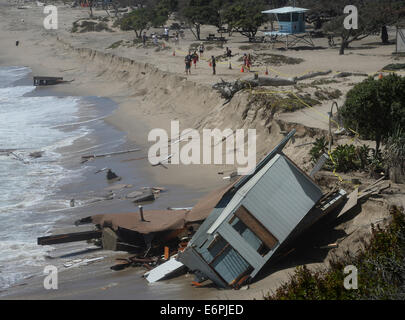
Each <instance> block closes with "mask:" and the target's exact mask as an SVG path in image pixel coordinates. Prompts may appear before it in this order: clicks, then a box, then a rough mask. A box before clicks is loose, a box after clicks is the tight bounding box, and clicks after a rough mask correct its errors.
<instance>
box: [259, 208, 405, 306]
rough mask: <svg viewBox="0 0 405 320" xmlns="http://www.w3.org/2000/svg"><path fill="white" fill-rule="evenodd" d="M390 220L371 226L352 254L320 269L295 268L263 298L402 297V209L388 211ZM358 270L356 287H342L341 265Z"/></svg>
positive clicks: (404, 245)
mask: <svg viewBox="0 0 405 320" xmlns="http://www.w3.org/2000/svg"><path fill="white" fill-rule="evenodd" d="M390 213H391V215H392V221H391V222H390V223H389V225H388V226H387V227H386V228H385V229H381V228H380V227H374V226H373V225H372V235H371V239H370V241H369V242H366V241H364V240H363V241H362V242H363V246H364V249H362V250H359V252H358V253H357V254H356V255H354V254H352V253H350V252H346V253H345V254H344V256H343V257H340V258H337V257H335V258H334V259H332V260H331V261H330V262H329V264H330V267H329V268H328V269H326V270H323V271H310V270H309V269H308V268H307V267H306V266H301V267H297V268H296V270H295V274H294V275H293V276H292V277H291V279H290V280H289V281H288V282H286V283H284V284H283V285H282V286H281V287H279V288H278V289H277V290H276V292H275V293H269V294H268V295H267V296H265V297H264V298H265V299H266V300H304V299H305V300H309V299H310V300H326V299H327V300H365V299H373V300H376V299H401V300H403V299H405V264H404V260H405V215H404V212H403V210H402V212H401V210H399V209H398V208H393V209H391V211H390ZM348 265H353V266H355V267H356V268H357V270H358V289H357V290H346V289H345V288H344V285H343V282H344V277H345V276H346V275H345V274H344V272H343V270H344V268H345V266H348Z"/></svg>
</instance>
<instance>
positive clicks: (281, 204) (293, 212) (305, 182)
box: [241, 156, 322, 242]
mask: <svg viewBox="0 0 405 320" xmlns="http://www.w3.org/2000/svg"><path fill="white" fill-rule="evenodd" d="M247 184H248V187H250V189H249V191H248V194H247V195H246V196H245V197H244V199H243V201H242V202H241V205H243V206H245V208H246V209H247V210H249V211H250V212H252V214H254V216H255V217H256V219H257V220H259V221H260V222H261V223H262V224H263V225H264V226H266V227H267V228H268V230H269V231H270V232H271V233H272V234H273V235H274V236H275V237H276V238H277V239H278V240H279V241H280V242H283V241H284V240H285V239H286V238H287V237H288V235H289V234H290V233H291V231H292V230H293V229H294V228H295V227H296V226H297V225H298V223H299V222H300V221H301V220H302V219H303V218H304V217H305V215H306V214H307V213H308V211H310V210H311V208H312V207H313V206H314V205H315V203H316V202H317V201H318V200H319V199H320V198H321V197H322V190H321V189H320V188H319V187H318V186H317V185H316V184H315V183H314V182H313V181H312V180H311V179H309V178H308V177H307V176H306V175H304V174H302V173H301V172H300V170H299V169H298V168H297V167H296V166H295V165H293V164H292V163H291V162H290V161H289V160H288V159H287V158H285V157H283V156H279V157H277V159H276V161H275V162H274V164H272V165H271V167H270V168H269V169H268V171H267V172H266V173H264V174H263V175H262V176H261V177H260V178H259V179H258V181H257V182H256V183H254V184H253V182H252V185H251V183H250V181H249V182H248V183H247Z"/></svg>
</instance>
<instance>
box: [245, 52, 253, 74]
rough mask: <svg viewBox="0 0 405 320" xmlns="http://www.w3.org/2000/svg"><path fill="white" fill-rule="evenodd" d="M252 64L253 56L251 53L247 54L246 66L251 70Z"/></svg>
mask: <svg viewBox="0 0 405 320" xmlns="http://www.w3.org/2000/svg"><path fill="white" fill-rule="evenodd" d="M251 65H252V57H251V55H250V53H249V54H248V55H247V57H246V68H247V69H248V70H249V72H250V66H251Z"/></svg>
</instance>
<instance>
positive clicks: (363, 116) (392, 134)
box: [309, 74, 405, 182]
mask: <svg viewBox="0 0 405 320" xmlns="http://www.w3.org/2000/svg"><path fill="white" fill-rule="evenodd" d="M316 96H317V97H318V99H319V98H320V97H319V95H316ZM338 117H340V118H341V119H342V120H343V123H344V127H345V128H346V129H347V130H348V131H350V132H351V133H352V134H358V135H360V137H361V138H363V139H373V140H374V141H375V143H376V147H375V149H372V148H370V147H368V146H366V145H362V146H355V145H353V144H344V145H338V146H336V147H333V148H332V150H331V151H330V154H329V158H330V159H328V161H327V162H326V164H325V168H326V169H327V170H336V171H338V172H350V171H356V170H360V171H365V172H369V173H370V174H374V173H379V172H382V171H385V172H387V173H389V175H390V177H391V178H393V180H394V181H397V182H400V181H404V177H405V133H404V131H403V129H402V128H404V126H405V78H403V77H400V76H397V75H395V74H391V75H389V76H386V77H384V78H382V79H378V80H374V79H373V78H371V77H370V78H368V79H366V80H364V81H363V82H361V83H359V84H356V85H355V86H354V87H353V88H352V89H351V90H350V91H349V92H348V93H347V96H346V101H345V103H344V105H343V107H342V108H341V109H339V112H338ZM381 144H383V145H384V150H383V152H382V151H381V150H380V149H381V148H380V145H381ZM326 152H327V140H326V138H325V137H321V138H317V139H316V140H315V142H314V143H313V146H312V148H311V149H310V151H309V154H310V156H311V161H312V162H313V163H316V162H317V161H318V159H319V157H320V156H321V155H322V154H324V153H326Z"/></svg>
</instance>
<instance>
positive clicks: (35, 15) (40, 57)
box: [0, 0, 405, 300]
mask: <svg viewBox="0 0 405 320" xmlns="http://www.w3.org/2000/svg"><path fill="white" fill-rule="evenodd" d="M29 6H30V8H27V9H17V5H16V3H15V2H12V1H7V0H0V44H1V46H0V66H26V67H29V68H30V69H32V75H47V76H61V77H63V78H64V80H72V81H71V82H69V83H64V84H60V85H57V86H54V87H52V88H51V89H49V90H50V91H51V92H53V93H54V94H55V95H63V96H69V95H71V96H82V97H99V98H100V99H102V98H106V99H108V101H109V102H111V103H110V104H108V103H107V102H106V105H104V106H103V108H105V110H104V111H106V113H108V114H110V115H109V116H108V117H106V119H105V126H104V127H103V128H102V129H100V130H98V131H96V133H95V136H94V137H92V138H91V139H90V140H89V141H86V140H83V141H76V142H75V144H74V145H72V146H70V147H67V148H65V149H63V150H62V151H61V152H62V153H63V154H65V155H67V158H66V166H74V167H79V166H80V155H82V154H81V153H80V152H81V151H82V150H87V149H88V148H91V147H92V144H93V143H96V144H99V145H100V146H101V145H102V143H103V142H106V141H118V140H119V139H121V138H122V141H121V140H119V141H121V142H120V143H119V144H117V145H115V146H114V147H115V148H117V147H119V148H121V149H124V150H125V149H126V150H128V149H131V148H135V147H136V148H140V149H141V150H140V151H139V152H136V153H132V154H125V155H120V156H117V157H112V158H108V159H100V160H96V161H94V162H93V163H91V164H90V165H91V166H93V167H95V168H98V169H101V168H104V167H111V168H114V170H117V172H119V173H120V176H122V177H123V180H122V181H121V182H119V183H122V184H131V185H133V186H134V188H137V187H142V186H161V187H165V188H167V190H168V191H167V192H165V193H162V194H161V196H160V198H159V199H158V200H157V201H155V202H154V203H153V204H151V205H149V206H148V209H164V208H166V207H169V206H174V207H186V206H193V205H194V204H195V203H196V201H197V200H198V199H199V198H200V197H201V196H203V195H204V194H206V193H207V192H209V191H211V190H213V189H215V188H218V187H221V186H224V185H226V183H227V180H224V179H223V176H224V175H222V174H218V172H224V173H225V175H226V173H227V172H228V173H230V172H231V171H232V170H234V169H235V166H231V165H189V166H186V165H168V167H167V168H165V167H163V166H156V167H152V166H151V165H150V164H149V162H148V160H147V159H143V160H134V159H135V158H142V157H143V158H146V156H147V152H148V148H149V146H150V145H151V142H149V141H148V133H149V132H150V130H152V129H154V128H162V129H165V130H167V131H170V123H171V121H172V120H178V121H180V128H181V130H184V129H186V128H193V129H196V130H198V131H201V130H202V129H204V128H220V129H221V130H223V129H225V128H231V129H233V130H235V129H239V128H244V129H247V128H251V129H256V132H257V135H258V140H257V159H258V160H259V159H260V158H261V157H263V156H264V155H265V154H266V153H267V152H269V151H270V150H271V149H272V148H273V147H274V146H275V145H276V144H277V143H278V142H279V140H280V139H281V138H282V137H283V132H284V131H289V130H290V129H292V128H295V129H296V130H297V134H296V138H295V141H294V143H291V144H289V145H287V146H286V148H285V149H284V152H285V153H286V154H287V155H288V156H289V157H290V158H291V159H292V160H294V161H295V162H296V163H297V164H298V165H300V166H301V167H302V169H303V170H305V171H307V172H308V171H310V169H311V164H310V161H309V159H310V158H309V155H308V150H309V146H306V147H300V148H296V146H297V145H303V144H308V143H310V142H312V141H313V140H314V137H317V136H319V135H322V134H325V133H327V130H328V117H327V113H328V112H329V110H330V104H331V103H330V101H323V102H321V103H320V104H318V105H316V106H315V107H313V108H305V109H300V110H298V111H295V112H285V113H280V114H276V115H273V114H271V115H269V114H267V113H266V112H267V111H266V110H263V108H262V109H254V108H252V110H253V111H251V110H249V112H247V110H246V105H247V104H248V101H249V99H250V97H249V92H239V93H237V94H236V95H235V97H234V98H233V99H232V100H231V101H230V102H229V103H227V104H225V100H224V99H222V98H221V97H220V95H219V93H218V92H217V91H215V90H213V89H212V85H213V84H214V83H216V82H218V81H220V79H223V80H225V81H230V80H235V79H237V78H240V77H242V76H246V74H241V73H240V70H239V65H240V62H239V61H238V59H239V58H240V57H241V55H242V54H243V52H244V51H245V50H242V49H240V47H241V46H242V45H245V46H246V45H248V42H247V41H246V38H244V37H242V36H238V35H234V36H233V37H232V41H231V43H229V47H230V48H231V49H232V51H233V52H234V54H235V56H234V57H233V58H232V60H231V64H232V67H233V68H232V69H229V61H227V62H226V63H225V62H224V63H222V64H219V66H218V74H217V75H216V76H213V75H212V72H211V68H210V67H209V66H208V63H207V61H204V60H203V61H200V62H199V63H198V65H197V68H196V69H192V74H191V75H190V76H185V75H184V55H185V54H186V52H187V50H188V48H189V47H190V45H191V44H193V43H195V42H196V40H194V39H193V37H192V35H191V33H190V32H189V31H188V30H186V31H185V35H186V36H185V38H184V39H181V40H180V44H178V45H176V44H173V43H167V44H166V47H167V49H166V50H156V48H155V47H148V48H143V47H135V46H128V47H126V46H119V47H117V48H114V49H111V48H109V47H110V46H111V45H112V44H113V43H115V42H117V41H120V40H123V41H128V42H129V41H131V40H133V38H134V33H131V32H124V31H118V30H115V31H114V32H105V31H103V32H88V33H71V32H70V29H71V26H72V23H73V22H74V21H76V20H77V19H79V18H84V17H88V10H86V9H85V8H79V7H78V8H70V6H68V5H64V4H63V3H60V4H58V5H57V6H58V13H59V28H58V30H46V29H44V27H43V17H44V14H43V12H42V11H43V8H42V7H37V6H36V4H35V3H34V2H33V3H29ZM95 15H103V16H104V15H105V11H101V10H100V11H97V10H95ZM211 31H212V30H211V29H210V28H209V27H207V28H204V30H203V35H202V37H205V36H206V35H207V34H208V33H210V32H211ZM148 32H150V31H148ZM390 35H391V36H392V34H390ZM17 40H18V41H19V46H15V42H16V41H17ZM314 40H315V41H317V42H319V43H317V45H319V46H322V47H323V49H319V50H316V54H314V51H313V50H299V51H295V50H292V51H287V52H285V51H280V50H278V49H277V48H270V47H266V48H264V47H263V48H262V49H260V51H261V52H272V53H276V54H283V55H286V56H289V57H293V58H296V59H298V58H299V59H303V61H304V62H303V63H300V64H296V65H291V64H283V65H278V66H271V69H270V74H278V75H279V76H285V77H294V76H298V75H302V74H305V73H307V72H309V71H325V70H331V71H332V74H335V73H337V72H343V71H346V72H358V73H366V74H370V75H371V74H374V73H376V72H378V71H379V70H380V69H381V68H383V67H384V66H385V65H387V64H389V63H393V62H397V61H395V60H394V59H395V58H394V57H393V56H392V52H393V51H394V47H395V46H394V45H388V46H380V45H378V44H377V43H378V36H375V37H369V38H366V39H365V40H362V41H360V42H356V43H355V44H354V45H353V47H351V48H349V49H348V50H347V52H346V54H345V55H343V56H339V55H338V51H337V49H331V48H327V44H325V43H324V42H325V39H314ZM223 51H224V49H223V48H219V47H214V48H212V50H210V51H209V53H207V55H208V54H209V55H211V54H212V55H214V54H215V55H219V54H222V53H223ZM246 51H249V52H250V51H254V47H251V48H250V49H247V50H246ZM398 59H399V62H402V63H403V62H404V61H405V58H403V57H402V58H398ZM193 68H194V67H193ZM264 69H265V66H260V67H257V70H255V71H257V72H258V73H260V74H263V73H264ZM363 79H364V77H358V76H351V77H346V78H343V79H338V80H336V82H334V83H330V84H327V85H326V86H325V88H326V89H325V90H340V91H341V93H342V95H340V96H339V97H338V98H337V99H336V100H337V102H338V103H339V105H341V104H342V103H343V101H344V95H345V93H346V92H347V91H348V90H349V89H350V88H351V86H352V84H353V83H357V82H359V81H361V80H363ZM312 80H313V79H311V80H308V81H304V82H303V83H304V84H308V83H310V82H311V81H312ZM293 89H294V88H293V86H291V87H283V88H282V89H280V88H278V89H277V90H279V91H281V90H293ZM311 90H313V91H314V89H313V88H312V89H311V88H309V89H308V92H310V93H311V94H312V93H313V91H311ZM365 143H371V142H365ZM105 150H106V149H105V148H104V149H103V147H100V148H98V149H96V150H95V151H97V152H101V151H105ZM93 151H94V150H92V152H93ZM69 155H70V156H69ZM336 183H337V182H336V177H334V176H333V175H331V177H330V179H329V180H327V181H326V182H325V184H326V185H327V184H330V185H333V184H336ZM107 190H108V185H107V183H106V181H105V176H104V175H94V174H92V173H88V174H87V175H86V177H85V182H81V183H80V184H77V185H75V184H70V185H66V186H65V187H64V188H62V190H61V191H60V194H64V195H65V196H66V199H69V197H70V196H71V195H72V194H78V193H79V192H82V193H83V197H84V196H85V195H89V194H90V193H91V194H97V195H100V194H104V193H105V192H106V191H107ZM117 193H118V192H117ZM89 197H90V196H89ZM398 201H403V200H401V199H399V200H398ZM135 208H136V207H135V206H134V204H133V203H132V202H130V201H123V200H121V199H119V197H116V198H115V199H114V200H111V201H100V202H97V203H94V204H91V205H87V206H83V207H77V208H74V209H72V210H74V213H72V212H71V210H67V211H66V217H65V218H64V219H62V220H61V221H60V223H59V225H58V228H59V229H60V230H67V229H69V228H73V223H74V221H75V220H76V219H79V218H82V217H86V216H88V215H90V214H93V213H107V212H114V213H115V212H129V211H131V210H134V209H135ZM386 209H387V205H386V204H385V203H384V204H381V203H366V204H365V205H364V206H363V212H362V213H360V214H359V215H357V216H356V218H354V219H353V220H350V221H345V222H344V223H342V224H341V225H340V226H338V227H336V228H334V229H333V230H334V231H336V234H331V230H329V229H328V230H324V233H322V234H320V235H319V237H320V238H322V237H325V241H334V240H336V239H338V238H339V239H340V237H341V233H340V231H341V230H344V231H345V233H346V234H349V235H350V236H348V237H345V238H344V240H342V242H341V245H340V247H339V249H338V250H339V251H336V252H343V251H344V250H345V249H348V248H350V249H353V250H355V249H356V243H357V240H358V239H359V238H360V237H362V236H364V235H366V234H367V233H368V232H369V228H368V226H369V224H370V223H372V222H375V221H381V220H383V219H384V218H386V217H387V216H388V212H387V210H386ZM73 217H74V219H73ZM364 226H366V227H365V228H364V230H363V229H361V230H363V231H361V232H360V231H358V232H357V233H356V234H354V235H352V232H353V231H354V230H358V229H359V228H363V227H364ZM342 232H343V231H342ZM38 236H41V235H38ZM334 237H335V238H334ZM326 239H327V240H326ZM331 254H332V253H331V252H329V253H328V252H325V251H322V252H319V250H315V249H313V248H309V249H308V250H306V251H305V252H299V253H296V254H293V255H291V256H289V257H288V258H287V259H285V260H283V261H281V262H280V263H279V264H277V265H276V266H271V267H267V268H265V269H264V270H262V272H260V274H259V275H258V278H257V279H256V280H255V282H254V283H252V284H251V285H250V286H249V289H248V290H239V291H236V290H218V289H216V288H213V287H211V286H206V287H200V288H195V287H193V286H191V281H192V280H193V275H191V274H187V275H184V276H181V277H178V278H174V279H170V280H166V281H163V282H161V283H155V284H153V285H148V284H147V282H146V280H145V279H143V278H142V274H143V273H144V270H143V269H138V268H130V269H127V270H124V271H119V272H115V271H112V270H110V269H109V267H110V266H111V265H112V264H113V261H114V259H115V258H116V257H120V256H125V253H123V252H115V253H111V252H105V251H97V252H96V256H102V257H104V259H103V260H102V262H97V263H94V264H92V265H89V266H83V267H80V268H77V269H74V268H72V269H67V270H64V271H63V272H61V273H60V278H59V281H60V288H59V290H56V291H55V292H52V291H47V290H44V288H43V285H42V281H43V278H42V275H40V274H39V275H38V276H37V277H33V278H32V279H26V280H24V281H23V283H20V284H18V285H17V286H14V287H12V288H9V289H7V290H6V291H4V292H0V299H162V300H163V299H262V298H263V296H264V295H266V294H267V293H268V292H270V291H273V290H275V289H276V288H277V287H278V286H279V285H280V284H281V283H283V282H284V281H287V280H288V279H289V276H290V274H291V273H292V272H293V270H294V268H295V266H297V265H302V264H306V265H308V266H310V267H312V268H323V267H325V265H326V263H325V262H326V261H327V259H328V258H329V257H330V256H331ZM78 257H79V258H80V257H81V258H84V257H88V252H83V254H82V255H78ZM0 276H1V275H0Z"/></svg>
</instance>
